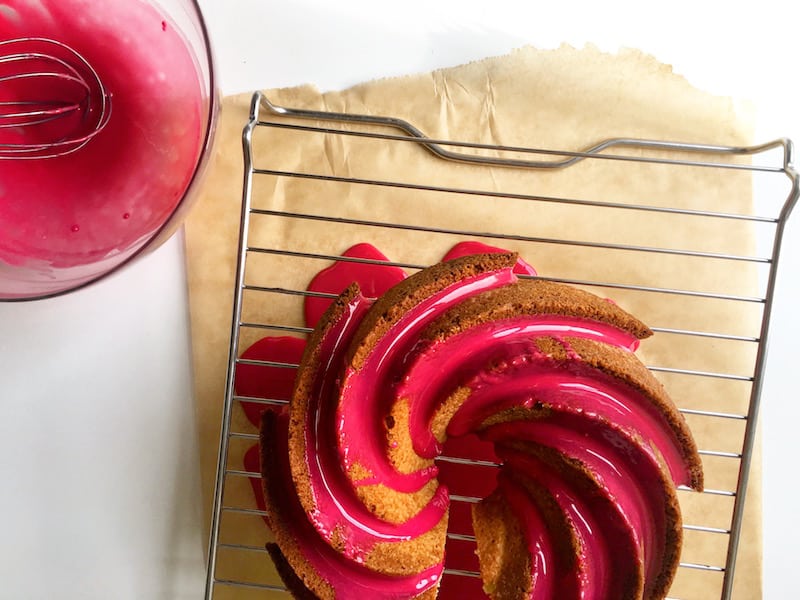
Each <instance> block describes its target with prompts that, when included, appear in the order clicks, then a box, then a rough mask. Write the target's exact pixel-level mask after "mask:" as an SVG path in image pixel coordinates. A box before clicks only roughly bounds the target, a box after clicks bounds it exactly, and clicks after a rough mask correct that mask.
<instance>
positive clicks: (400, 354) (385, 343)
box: [336, 269, 516, 492]
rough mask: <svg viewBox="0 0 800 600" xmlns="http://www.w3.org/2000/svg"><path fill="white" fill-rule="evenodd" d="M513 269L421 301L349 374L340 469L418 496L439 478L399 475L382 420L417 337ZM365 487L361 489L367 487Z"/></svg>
mask: <svg viewBox="0 0 800 600" xmlns="http://www.w3.org/2000/svg"><path fill="white" fill-rule="evenodd" d="M515 280H516V276H515V275H514V274H513V273H512V272H511V269H502V270H500V271H494V272H489V273H484V274H481V275H477V276H475V277H472V278H470V279H467V280H464V281H461V282H459V283H457V284H454V285H451V286H448V287H447V288H445V289H444V290H442V291H440V292H439V293H436V294H433V295H431V296H430V297H428V298H426V299H425V300H423V301H422V302H420V303H419V304H418V305H417V306H416V307H414V308H413V309H412V310H410V311H409V312H408V313H407V314H406V315H404V316H403V317H402V318H401V319H400V320H399V321H398V322H397V323H396V324H395V325H394V326H393V327H392V328H391V329H390V330H389V331H388V332H387V334H386V335H384V336H383V337H382V338H381V339H380V340H379V341H378V342H377V344H376V345H375V347H374V349H373V351H372V352H371V353H370V356H369V357H368V358H367V360H366V361H365V364H364V365H363V367H362V368H361V369H360V370H358V371H356V370H354V369H352V368H350V369H348V370H347V372H346V373H345V377H344V381H343V383H342V386H341V390H340V398H339V407H338V409H337V412H336V421H337V424H338V428H339V453H340V459H341V461H342V464H344V465H345V467H346V468H348V469H349V468H350V467H352V466H353V465H355V464H359V465H361V466H362V467H364V468H366V469H367V470H368V471H370V472H371V473H372V475H373V477H374V479H372V480H369V481H375V480H377V481H380V482H382V483H383V484H384V485H386V486H388V487H390V488H392V489H394V490H397V491H400V492H415V491H418V490H419V489H420V488H422V486H424V485H425V484H426V483H427V482H428V481H430V480H431V479H432V478H434V477H435V476H436V467H431V468H429V469H425V470H422V471H418V472H416V473H411V474H408V475H404V474H401V473H398V472H397V471H396V470H395V468H394V466H393V465H392V463H391V462H390V461H389V458H388V456H387V453H386V442H385V435H384V425H383V419H384V417H385V415H386V414H388V410H389V402H390V401H391V399H392V395H391V393H390V391H391V390H392V388H393V387H394V386H395V385H396V384H397V376H398V374H397V369H398V367H399V366H402V365H403V362H404V360H405V358H406V356H408V354H409V353H410V351H411V349H412V348H413V346H414V345H415V344H416V343H417V341H418V338H419V334H420V333H421V331H422V330H423V329H424V328H425V326H426V325H428V324H429V323H430V322H431V321H432V320H433V319H434V318H436V317H437V316H438V315H440V314H441V313H442V312H443V311H445V310H447V309H448V308H450V307H452V306H454V305H456V304H458V303H459V302H462V301H463V300H465V299H466V298H469V297H471V296H473V295H475V294H478V293H480V292H482V291H485V290H488V289H493V288H497V287H501V286H504V285H508V284H510V283H513V282H514V281H515ZM369 481H366V482H362V484H366V483H369Z"/></svg>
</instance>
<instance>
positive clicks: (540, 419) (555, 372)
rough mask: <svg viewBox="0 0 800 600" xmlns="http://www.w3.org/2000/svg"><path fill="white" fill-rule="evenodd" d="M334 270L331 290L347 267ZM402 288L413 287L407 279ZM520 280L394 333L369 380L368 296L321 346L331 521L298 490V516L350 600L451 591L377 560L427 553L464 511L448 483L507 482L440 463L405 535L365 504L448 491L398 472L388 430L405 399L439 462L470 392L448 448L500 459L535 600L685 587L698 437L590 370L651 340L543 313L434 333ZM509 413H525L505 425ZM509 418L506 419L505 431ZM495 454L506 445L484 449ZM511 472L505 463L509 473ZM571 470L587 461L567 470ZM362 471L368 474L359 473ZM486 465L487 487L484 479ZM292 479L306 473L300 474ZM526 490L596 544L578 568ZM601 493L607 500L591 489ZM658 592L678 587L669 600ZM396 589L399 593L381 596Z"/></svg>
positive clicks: (584, 547) (315, 424) (316, 456)
mask: <svg viewBox="0 0 800 600" xmlns="http://www.w3.org/2000/svg"><path fill="white" fill-rule="evenodd" d="M461 250H463V248H462V249H461ZM458 251H460V250H456V252H458ZM381 256H382V255H381ZM518 267H519V263H518V264H517V267H514V268H518ZM332 272H333V274H334V275H333V276H332V279H331V281H330V283H331V284H333V283H335V282H334V281H333V280H334V279H335V278H336V273H337V271H336V270H333V271H332ZM527 274H531V273H530V272H529V271H528V272H527ZM393 277H398V279H399V275H398V274H397V273H395V274H394V275H393ZM516 280H517V278H516V276H515V275H514V274H513V273H512V268H511V267H507V268H503V269H499V270H494V271H491V272H489V273H484V274H481V275H477V276H470V277H467V278H465V279H463V280H461V281H459V282H458V283H456V284H452V285H450V286H447V287H445V288H444V289H442V290H441V291H438V292H435V293H432V294H431V295H429V296H427V297H425V298H424V299H422V300H421V301H419V302H417V303H416V304H415V305H414V307H413V308H411V309H409V310H408V311H407V312H405V313H404V314H403V315H402V316H401V317H400V318H399V319H398V320H396V321H392V325H391V326H390V327H389V330H388V332H385V333H383V334H382V336H381V337H379V338H378V339H377V341H375V342H374V343H371V345H370V347H369V351H368V353H367V354H366V358H364V360H363V361H362V362H361V363H360V365H359V366H358V368H356V367H354V366H353V365H352V363H350V362H349V361H350V357H351V356H352V355H351V354H350V349H351V344H352V343H353V339H354V336H355V335H356V332H357V330H358V329H359V326H360V324H361V323H362V321H363V320H364V318H365V316H366V315H367V313H368V312H369V311H370V309H371V307H372V306H373V300H372V299H370V298H366V297H364V296H363V295H357V296H356V297H355V299H353V300H351V301H350V302H349V303H348V304H347V306H346V307H345V310H344V311H343V314H341V316H340V318H338V320H336V321H335V322H333V323H332V324H331V323H329V324H328V329H327V331H326V334H325V335H324V336H323V337H322V340H321V342H320V343H319V346H318V348H319V355H320V356H321V357H322V360H321V361H320V365H321V366H319V367H318V368H316V369H315V371H314V375H313V385H312V393H311V395H310V402H309V404H308V407H307V412H306V413H305V417H304V419H305V427H304V429H303V430H302V431H303V433H302V436H303V440H304V441H303V447H304V448H305V450H304V452H305V454H304V456H305V466H306V467H307V471H308V479H307V480H308V483H309V485H310V489H311V493H312V496H313V506H314V509H313V510H310V511H309V510H304V509H303V508H302V504H301V503H300V500H299V498H295V496H296V490H294V489H293V490H290V494H289V495H290V496H291V498H290V499H289V500H288V502H290V503H292V504H296V506H293V507H292V511H294V512H293V513H292V517H291V519H292V521H295V520H296V521H298V522H301V524H299V525H297V527H296V528H295V526H294V525H292V526H291V528H292V529H296V536H297V537H298V542H299V544H300V546H301V548H302V552H303V555H304V557H305V558H306V560H308V561H309V562H311V563H313V565H314V568H315V569H317V570H318V572H319V574H320V576H322V578H323V579H324V580H325V581H327V582H328V583H329V584H330V585H331V587H332V588H333V589H334V594H335V595H334V596H333V597H335V598H337V599H338V598H351V597H352V598H359V600H360V599H361V598H363V597H376V598H387V599H388V598H392V599H394V598H398V599H399V598H409V597H413V596H416V595H417V594H419V593H420V592H421V591H424V590H431V589H432V588H433V587H435V586H438V585H439V582H443V579H442V576H443V565H442V564H439V565H435V566H433V567H431V568H430V569H425V570H423V572H422V573H419V574H418V575H415V576H413V577H406V578H396V577H395V578H388V576H387V575H386V574H385V573H382V572H381V571H375V570H373V569H371V568H368V567H367V566H366V565H367V562H368V560H367V559H368V558H369V555H370V552H371V551H372V550H373V549H374V548H375V547H376V544H382V543H387V542H388V543H390V544H391V543H398V544H402V543H404V542H408V541H412V540H415V539H417V538H419V537H420V536H422V535H424V534H425V533H427V532H429V531H431V530H432V529H433V528H434V527H435V526H436V525H437V524H438V523H439V522H440V520H441V518H442V517H443V515H444V514H445V513H446V512H447V511H448V506H449V499H448V488H447V486H446V485H444V484H443V483H444V482H443V479H447V477H451V478H452V481H453V488H454V489H457V490H458V493H461V494H463V495H470V494H474V495H476V496H481V495H484V496H485V495H488V493H491V491H492V490H491V489H490V488H491V487H492V486H493V484H489V485H486V486H485V485H483V484H482V483H480V484H479V483H478V482H475V485H474V486H472V485H471V482H469V481H463V482H462V481H461V480H462V479H465V476H464V474H463V473H460V472H459V469H460V467H459V466H457V463H456V464H454V465H447V464H446V463H440V464H441V465H442V470H445V468H447V469H449V471H448V475H447V477H444V478H443V477H441V476H440V477H439V482H438V483H439V485H438V487H437V488H436V491H435V493H434V496H433V499H432V500H430V501H429V502H428V503H427V504H425V505H424V507H423V508H422V509H421V510H420V511H419V512H418V513H416V515H415V516H413V517H412V518H410V519H408V520H407V521H405V522H402V523H390V522H388V521H384V520H382V519H380V518H378V516H376V513H375V508H374V507H372V508H370V507H369V506H368V505H365V504H364V502H363V500H362V499H360V497H359V496H360V494H361V491H360V490H362V489H366V487H367V486H374V485H375V484H381V486H384V487H385V488H387V489H390V490H394V491H396V492H399V493H408V494H413V493H414V492H417V491H419V490H421V489H422V488H423V487H424V486H425V485H426V484H427V483H429V482H430V481H431V480H433V479H434V478H436V477H437V474H438V473H439V468H438V467H437V466H435V465H431V466H429V467H425V468H422V469H420V470H417V471H413V472H410V473H401V472H399V471H398V470H397V469H396V468H395V466H394V464H393V462H392V459H391V457H390V455H389V452H388V450H389V448H388V440H387V437H386V436H387V429H386V427H387V425H386V417H387V415H388V414H390V412H391V410H392V409H393V407H394V405H395V403H396V402H398V401H403V402H406V403H408V405H409V407H410V409H409V410H410V412H409V430H408V433H409V437H410V439H411V443H412V446H413V449H414V451H415V452H416V454H417V455H418V456H419V457H420V458H422V459H435V458H437V457H438V456H439V455H440V454H441V452H442V450H443V447H444V445H443V444H442V443H441V442H439V441H438V440H437V439H436V436H435V435H434V432H433V431H432V423H433V417H434V415H436V412H437V409H438V408H439V407H440V406H441V405H442V403H443V402H444V400H445V399H446V398H448V397H449V395H451V394H452V393H453V392H454V391H455V390H456V389H460V390H463V389H466V390H467V391H468V394H467V395H466V399H464V400H463V402H462V403H461V404H460V406H459V407H458V408H457V410H456V412H455V414H454V415H453V416H452V417H450V420H449V422H448V423H447V427H446V434H447V436H448V442H447V444H448V445H447V447H448V448H458V450H457V452H463V453H464V454H465V455H467V456H469V457H470V458H479V459H480V460H483V461H484V462H485V465H484V466H481V467H480V468H481V469H485V470H490V471H491V472H492V475H491V476H489V475H488V474H487V477H486V479H487V480H488V481H491V482H494V481H495V480H496V481H497V486H498V487H497V490H498V492H499V493H502V494H503V495H504V498H505V500H506V501H507V502H508V503H509V505H510V506H511V507H512V509H513V513H514V514H515V515H516V516H517V518H518V519H519V520H520V523H521V525H522V530H523V531H524V532H525V541H526V544H527V548H528V551H529V552H530V556H531V562H532V572H531V578H532V580H533V583H534V585H533V588H532V589H531V590H530V593H529V595H527V596H525V597H526V598H530V599H531V600H544V599H548V600H549V599H555V598H558V599H562V598H564V599H571V598H575V599H578V598H584V599H587V598H612V597H613V598H617V597H620V598H621V597H628V596H627V594H629V593H630V590H631V589H639V592H637V593H641V592H642V588H643V591H644V597H645V598H649V597H650V596H651V595H652V594H653V593H656V594H660V593H662V591H663V589H662V588H663V586H664V585H665V583H664V582H665V581H666V582H668V581H669V580H670V579H671V577H672V573H673V572H674V568H675V566H676V565H677V560H678V558H677V557H678V555H677V554H676V550H675V549H674V543H675V540H676V539H677V543H678V544H679V543H680V523H679V509H678V508H677V500H676V498H675V496H674V483H678V484H686V485H695V486H698V485H699V486H701V485H702V476H701V475H699V476H698V475H697V473H696V472H693V471H692V466H691V464H690V457H689V456H688V455H687V452H696V450H694V449H693V445H692V446H691V447H688V446H686V445H685V443H682V442H683V440H684V439H685V438H682V437H681V435H682V434H684V433H685V432H683V431H682V430H681V431H678V428H679V427H680V426H679V425H676V424H675V422H674V421H670V419H669V418H668V417H667V416H666V415H665V413H664V412H663V410H664V409H663V408H659V407H658V406H656V405H654V404H653V402H654V400H653V399H652V398H650V397H649V396H648V395H647V393H645V391H642V390H644V389H646V387H645V388H642V390H640V389H638V388H636V387H635V386H633V385H631V384H628V383H625V382H623V381H622V380H621V379H619V378H618V377H615V376H613V375H611V374H610V373H606V372H604V371H603V370H602V369H600V368H598V367H597V366H593V365H591V364H589V363H587V362H585V361H584V359H583V355H582V354H581V351H579V350H578V349H577V348H580V347H585V345H586V344H590V345H592V344H594V345H596V346H597V347H608V348H611V349H613V352H614V353H617V354H621V355H624V356H629V355H631V354H632V353H633V352H634V351H635V350H636V349H637V347H638V344H639V340H638V339H637V338H636V337H635V336H634V335H632V334H631V333H628V332H627V331H624V330H622V329H621V328H619V327H617V326H615V325H612V324H610V322H606V321H601V320H594V319H591V320H590V319H588V318H580V317H573V316H566V315H562V314H531V315H518V316H515V317H512V318H509V319H502V320H495V321H492V322H489V323H479V324H477V325H469V326H467V327H466V328H465V329H460V330H458V332H457V333H453V334H451V335H449V336H445V337H444V338H443V339H438V338H430V339H429V338H425V337H424V335H423V334H424V332H425V330H426V328H427V327H428V326H429V325H430V324H431V323H433V321H434V320H435V319H437V318H438V317H439V316H441V315H442V314H443V313H444V312H446V311H448V310H450V309H452V308H454V307H458V306H460V305H461V303H462V302H464V301H465V300H467V299H469V298H476V297H477V296H478V295H479V294H481V293H483V292H486V291H487V290H495V289H499V288H503V287H505V286H512V285H514V284H515V282H516ZM323 281H324V278H323ZM326 285H327V284H326ZM307 314H308V313H307ZM543 339H544V340H549V342H548V343H551V344H555V346H557V347H558V348H560V349H561V352H560V353H557V355H558V356H562V358H554V356H555V355H551V354H549V353H546V352H545V351H544V350H542V348H541V347H540V346H539V344H538V342H537V340H543ZM579 341H580V344H579ZM573 344H574V345H575V347H573ZM581 344H583V346H581ZM591 347H594V346H591ZM648 393H649V392H648ZM509 410H512V411H513V410H516V411H518V412H517V413H514V414H513V415H512V416H510V417H509V418H508V420H506V421H504V420H502V418H503V417H502V415H503V414H505V412H506V411H509ZM520 410H521V411H522V413H520V412H519V411H520ZM509 414H511V413H509ZM497 415H500V417H501V420H500V421H491V418H492V417H494V416H497ZM472 432H479V433H480V435H481V436H482V439H484V440H485V441H476V440H473V441H470V442H468V443H465V444H463V448H459V447H458V443H457V442H458V440H461V439H465V440H466V439H471V438H474V436H470V434H471V433H472ZM451 441H452V442H454V443H452V444H451V443H450V442H451ZM487 442H490V443H492V444H493V445H494V446H493V448H492V449H489V450H487V449H486V447H484V446H483V445H485V444H486V443H487ZM287 443H289V444H291V443H292V442H291V440H288V441H287ZM519 444H522V446H520V445H519ZM526 448H531V450H529V451H526ZM687 448H688V449H687ZM280 452H284V450H283V449H280ZM542 452H544V454H542ZM548 452H550V454H547V453H548ZM553 456H556V457H562V459H558V458H553ZM548 457H549V458H548ZM694 459H696V460H697V461H698V462H699V458H698V457H696V456H692V457H691V460H694ZM494 461H497V463H502V464H501V465H500V468H499V469H498V468H497V466H493V465H494ZM692 464H697V462H696V463H692ZM445 465H446V467H445ZM556 465H559V467H558V468H557V466H556ZM563 465H570V466H569V467H568V468H566V472H565V471H563V470H562V469H561V468H560V467H561V466H563ZM355 467H358V469H360V471H361V472H363V473H365V476H364V477H362V478H361V479H358V478H356V477H354V476H352V477H351V472H352V471H353V470H354V468H355ZM471 468H472V469H473V470H472V471H471V473H472V474H475V473H476V471H475V470H474V469H475V468H476V467H471ZM289 469H293V467H289V465H288V463H287V465H286V467H285V470H289ZM495 473H496V474H499V476H498V477H497V478H495V476H494V474H495ZM587 473H588V474H590V475H587ZM284 475H285V473H284ZM670 475H671V477H672V478H673V479H674V482H673V481H670V480H669V476H670ZM281 476H283V475H281ZM294 476H295V477H296V476H297V472H294ZM698 477H699V478H698ZM526 481H528V482H532V484H531V485H533V486H534V487H535V488H537V489H540V490H541V489H545V490H547V494H549V495H550V497H552V499H553V502H554V503H555V506H556V507H557V509H558V510H559V511H560V512H561V514H562V515H564V519H566V522H568V523H569V524H570V527H571V529H572V531H573V535H574V536H575V539H577V540H578V547H579V550H578V551H576V553H575V554H574V555H572V556H569V557H567V558H565V557H564V555H563V544H562V551H561V552H559V551H557V550H556V547H557V544H556V543H555V541H554V540H552V539H550V538H549V537H548V536H549V534H548V528H547V525H546V520H545V517H544V516H543V512H542V511H543V510H544V509H543V507H542V506H540V503H541V502H542V500H541V495H537V494H532V492H531V489H532V488H531V487H529V485H528V484H525V482H526ZM580 482H582V483H580ZM294 483H296V480H295V482H294ZM294 483H293V485H294ZM298 485H299V484H298ZM537 486H538V487H537ZM587 486H588V487H587ZM592 486H594V489H595V492H592V493H589V492H587V489H589V488H591V487H592ZM295 499H296V500H297V502H296V503H295V502H294V500H295ZM463 507H464V505H463V504H461V503H456V504H454V505H453V507H452V508H453V510H452V511H451V516H450V518H451V522H450V525H449V527H448V529H449V531H452V532H455V533H458V534H460V535H462V536H463V535H466V536H469V535H470V534H471V532H472V527H471V525H470V524H469V523H468V521H467V520H466V513H464V511H463V510H461V508H463ZM551 509H552V506H551ZM462 517H463V518H462ZM676 523H677V525H676ZM676 528H677V529H676ZM301 530H302V531H301ZM293 535H295V534H293ZM456 541H457V542H458V543H456V542H454V541H453V540H449V541H448V545H447V548H448V552H450V551H452V554H453V556H452V557H451V558H450V559H448V560H449V561H450V560H454V561H456V563H457V565H458V566H456V567H454V568H463V569H474V568H475V567H474V557H471V555H470V554H469V553H470V552H471V549H472V548H474V542H472V543H469V541H468V540H456ZM668 544H673V547H672V548H671V549H670V548H668V547H667V546H668ZM334 546H337V547H338V549H335V548H334ZM342 546H343V548H342ZM462 546H463V547H462ZM309 557H310V558H309ZM348 561H349V562H348ZM427 564H429V563H427ZM449 564H452V563H450V562H449ZM342 565H347V566H342ZM351 568H353V569H356V579H354V580H353V581H355V582H356V583H355V585H353V584H352V581H351V580H349V579H348V577H350V575H349V574H348V575H346V576H343V575H342V574H343V573H345V572H348V573H349V571H347V569H351ZM389 579H392V580H394V581H395V588H394V589H395V592H390V591H389V588H388V587H383V586H384V584H386V585H389V584H388V583H387V582H388V581H389ZM401 579H402V580H403V583H402V584H400V583H397V582H399V581H400V580H401ZM448 579H449V578H448V577H445V579H444V583H446V581H447V580H448ZM637 582H638V583H637ZM371 586H372V587H371ZM402 586H405V587H404V588H403V589H404V590H405V591H402V592H401V591H400V589H401V587H402ZM637 586H638V588H637ZM656 586H661V587H658V588H657V591H656V592H653V590H654V589H656ZM465 589H470V590H473V591H474V590H475V586H466V587H465V586H464V585H461V584H460V583H459V584H452V585H446V584H445V585H443V590H444V593H445V594H449V593H453V594H458V593H461V592H459V590H465ZM368 590H369V591H368ZM375 590H378V591H377V592H375ZM412 590H413V591H412ZM448 590H449V591H448ZM373 592H375V593H373ZM392 593H395V594H396V595H381V594H392ZM464 593H465V592H464ZM470 593H472V592H470ZM375 594H377V595H375ZM472 596H473V597H477V593H472ZM520 598H522V596H520Z"/></svg>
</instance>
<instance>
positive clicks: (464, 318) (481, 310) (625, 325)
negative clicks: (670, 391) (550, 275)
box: [422, 279, 653, 340]
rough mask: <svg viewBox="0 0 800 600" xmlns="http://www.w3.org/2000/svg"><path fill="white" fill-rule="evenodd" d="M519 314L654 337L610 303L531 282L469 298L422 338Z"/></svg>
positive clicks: (572, 290)
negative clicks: (585, 321)
mask: <svg viewBox="0 0 800 600" xmlns="http://www.w3.org/2000/svg"><path fill="white" fill-rule="evenodd" d="M520 315H561V316H568V317H576V318H579V319H588V320H592V321H600V322H603V323H608V324H609V325H612V326H614V327H617V328H619V329H622V330H623V331H627V332H628V333H630V334H631V335H633V336H634V337H636V338H638V339H644V338H646V337H649V336H651V335H652V334H653V332H652V331H651V330H650V328H649V327H647V325H645V324H644V323H642V322H641V321H640V320H639V319H637V318H636V317H634V316H632V315H630V314H629V313H627V312H626V311H624V310H623V309H621V308H620V307H619V306H617V305H616V304H614V303H613V302H611V301H609V300H605V299H603V298H600V297H599V296H596V295H594V294H591V293H589V292H585V291H583V290H580V289H578V288H574V287H570V286H566V285H563V284H560V283H554V282H552V281H543V280H533V279H529V280H520V281H517V282H516V283H514V284H513V285H508V286H505V287H501V288H496V289H493V290H488V291H486V292H483V293H481V294H478V295H476V296H472V297H471V298H467V299H466V300H464V301H463V302H461V303H460V304H458V306H455V307H453V308H451V309H450V310H448V311H447V312H445V313H443V314H442V316H441V317H439V318H437V319H436V320H435V321H434V322H433V323H431V325H429V326H428V327H427V328H426V329H425V331H424V332H423V333H422V337H423V338H425V339H429V340H435V339H444V338H447V337H449V336H451V335H454V334H456V333H458V332H459V331H462V330H464V329H468V328H469V327H471V326H473V325H475V324H478V323H490V322H494V321H502V320H504V319H510V318H513V317H517V316H520Z"/></svg>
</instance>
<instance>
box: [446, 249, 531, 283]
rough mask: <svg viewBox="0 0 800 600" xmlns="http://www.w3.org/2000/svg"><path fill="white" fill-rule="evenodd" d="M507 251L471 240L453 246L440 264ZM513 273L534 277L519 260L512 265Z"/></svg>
mask: <svg viewBox="0 0 800 600" xmlns="http://www.w3.org/2000/svg"><path fill="white" fill-rule="evenodd" d="M507 253H508V250H504V249H503V248H498V247H497V246H490V245H488V244H484V243H483V242H476V241H473V240H469V241H466V242H460V243H458V244H456V245H455V246H453V247H452V248H451V249H450V251H449V252H448V253H447V254H445V255H444V258H443V259H442V262H445V261H448V260H453V259H454V258H460V257H461V256H470V255H472V254H507ZM513 271H514V273H517V274H518V275H531V276H533V275H536V269H534V268H533V267H532V266H531V265H529V264H528V263H526V262H525V261H524V260H522V259H521V258H518V259H517V264H515V265H514V268H513Z"/></svg>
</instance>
